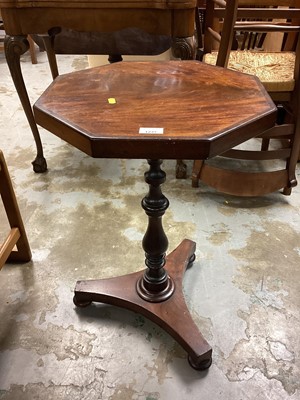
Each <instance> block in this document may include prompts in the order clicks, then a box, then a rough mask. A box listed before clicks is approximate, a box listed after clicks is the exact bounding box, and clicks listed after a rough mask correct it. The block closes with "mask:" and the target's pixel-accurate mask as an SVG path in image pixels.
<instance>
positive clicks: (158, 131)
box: [139, 128, 164, 135]
mask: <svg viewBox="0 0 300 400" xmlns="http://www.w3.org/2000/svg"><path fill="white" fill-rule="evenodd" d="M139 133H148V134H150V135H157V134H159V135H162V134H163V133H164V128H140V130H139Z"/></svg>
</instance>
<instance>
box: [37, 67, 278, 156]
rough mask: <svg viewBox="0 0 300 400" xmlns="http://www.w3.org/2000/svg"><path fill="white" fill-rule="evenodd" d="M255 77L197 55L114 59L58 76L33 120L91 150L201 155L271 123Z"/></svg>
mask: <svg viewBox="0 0 300 400" xmlns="http://www.w3.org/2000/svg"><path fill="white" fill-rule="evenodd" d="M275 111H276V108H275V106H274V103H273V102H272V101H271V99H270V97H269V95H268V94H267V93H266V91H265V89H264V88H263V87H262V85H261V84H260V82H259V81H258V79H257V78H255V77H253V76H250V75H245V74H241V73H237V72H234V71H230V70H224V69H222V68H219V67H214V66H210V65H207V64H204V63H201V62H199V61H171V62H168V61H167V62H135V63H132V62H127V63H125V62H122V63H116V64H113V65H108V66H104V67H96V68H91V69H87V70H84V71H79V72H75V73H71V74H66V75H63V76H60V77H58V78H57V79H56V80H55V81H54V82H53V83H52V84H51V85H50V87H49V88H48V89H47V90H46V92H45V93H44V94H43V95H42V96H41V97H40V99H39V100H38V101H37V102H36V104H35V105H34V113H35V119H36V121H37V123H38V124H39V125H42V126H43V127H44V128H46V129H48V130H49V131H51V132H53V133H54V134H56V135H58V136H59V137H61V138H62V139H64V140H66V141H67V142H69V143H71V144H72V145H74V146H75V147H77V148H79V149H80V150H82V151H84V152H85V153H87V154H89V155H90V156H92V157H108V158H109V157H111V158H114V157H116V158H163V159H178V158H185V159H205V158H209V157H212V156H215V155H218V154H221V153H222V152H224V151H226V150H228V149H230V148H232V147H233V146H235V145H238V144H240V143H242V142H244V141H246V140H248V139H249V138H252V137H255V136H256V135H257V134H259V133H260V132H261V131H262V130H265V129H268V128H269V127H271V126H272V125H273V124H274V121H275Z"/></svg>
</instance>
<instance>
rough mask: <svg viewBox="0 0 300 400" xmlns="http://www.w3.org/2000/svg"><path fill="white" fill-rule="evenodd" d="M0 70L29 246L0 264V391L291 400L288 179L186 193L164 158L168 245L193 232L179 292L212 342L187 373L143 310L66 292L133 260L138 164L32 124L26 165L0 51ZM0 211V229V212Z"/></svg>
mask: <svg viewBox="0 0 300 400" xmlns="http://www.w3.org/2000/svg"><path fill="white" fill-rule="evenodd" d="M59 66H60V71H61V72H62V73H63V72H68V71H72V70H74V69H80V68H85V67H87V59H86V57H78V56H75V57H71V56H60V57H59ZM22 67H23V70H24V77H25V81H26V83H27V86H28V90H29V93H30V97H31V99H32V101H34V100H36V99H37V97H38V96H39V94H40V93H41V92H42V91H43V90H44V89H45V88H46V86H47V85H48V84H49V83H50V81H51V77H50V72H49V68H48V64H47V61H46V56H45V54H38V64H37V65H32V64H31V62H30V59H29V56H27V55H25V56H24V57H23V58H22ZM0 77H1V78H0V115H1V117H0V135H1V136H0V137H1V142H0V143H1V145H0V148H1V149H2V150H3V152H4V154H5V157H6V160H7V164H8V168H9V170H10V174H11V177H12V180H13V184H14V187H15V191H16V195H17V198H18V202H19V205H20V209H21V213H22V216H23V219H24V223H25V226H26V230H27V234H28V238H29V241H30V245H31V249H32V253H33V258H32V261H31V262H29V263H27V264H25V265H22V264H21V265H12V264H6V265H5V266H4V268H3V269H2V270H1V272H0V275H1V276H0V301H1V307H0V313H1V316H0V321H1V323H0V399H1V400H18V399H22V400H33V399H47V400H48V399H56V400H60V399H72V400H75V399H76V400H77V399H89V400H94V399H99V400H100V399H109V400H119V399H120V400H127V399H134V400H136V399H144V400H158V399H160V400H162V399H163V400H165V399H166V400H167V399H172V400H184V399H197V400H198V399H206V400H207V399H209V400H227V399H231V400H246V399H251V400H252V399H255V400H266V399H270V400H285V399H290V400H296V399H298V400H299V399H300V361H299V356H300V354H299V352H300V339H299V332H300V316H299V306H300V296H299V280H300V279H299V278H300V269H299V266H300V240H299V239H300V195H299V194H300V186H298V187H296V188H295V189H294V190H293V193H292V195H291V196H289V197H285V196H283V195H282V194H281V193H274V194H271V195H268V196H264V197H261V198H250V199H242V198H236V197H231V196H226V195H222V194H219V193H216V192H214V191H213V190H212V189H209V188H208V187H206V186H204V185H201V186H200V187H199V188H198V189H194V188H192V187H191V181H190V179H187V180H176V179H175V176H174V171H175V162H174V161H167V162H165V163H164V170H165V171H166V172H167V182H166V184H165V185H164V193H165V195H166V196H167V197H168V198H169V200H170V207H169V209H168V210H167V212H166V215H165V217H164V227H165V230H166V232H167V235H168V237H169V242H170V243H169V249H170V250H171V249H173V248H174V247H175V246H176V245H177V244H179V243H180V241H181V240H182V239H183V238H190V239H192V240H195V241H196V242H197V251H196V256H197V258H196V261H195V263H194V265H193V267H192V268H191V269H189V270H188V271H187V273H186V275H185V278H184V293H185V296H186V301H187V304H188V306H189V309H190V312H191V314H192V316H193V318H194V320H195V322H196V324H197V325H198V326H199V328H200V329H201V331H202V333H203V334H204V336H205V337H206V338H207V340H208V341H209V342H210V344H211V345H212V347H213V364H212V366H211V368H210V369H209V371H206V372H198V371H195V370H193V369H191V368H190V366H189V364H188V363H187V360H186V353H185V351H183V350H182V348H181V347H180V346H179V345H178V344H177V343H175V342H174V340H173V339H172V338H171V337H170V336H168V335H167V334H166V333H164V332H163V331H162V330H161V329H160V328H158V327H157V326H156V325H155V324H153V323H151V322H149V321H148V320H147V319H145V318H144V317H142V316H140V315H138V314H135V313H132V312H129V311H124V310H121V309H118V308H115V307H111V306H107V305H101V304H93V305H91V306H90V307H88V308H85V309H76V307H75V306H74V305H73V302H72V298H73V289H74V285H75V282H76V281H77V280H78V279H90V278H98V277H99V278H100V277H111V276H116V275H121V274H125V273H127V272H134V271H138V270H140V269H142V268H143V265H144V256H143V250H142V248H141V238H142V237H143V234H144V230H145V227H146V223H147V220H146V216H145V215H144V212H143V210H142V209H141V207H140V201H141V199H142V197H143V196H144V195H145V194H146V192H147V187H146V185H145V183H144V181H143V173H144V171H145V170H146V169H147V164H146V162H144V161H141V160H140V161H136V160H127V161H125V160H97V159H91V158H89V157H88V156H86V155H85V154H82V153H81V152H79V151H78V150H76V149H74V148H72V147H71V146H70V145H68V144H66V143H64V142H62V141H61V140H60V139H58V138H56V137H55V136H53V135H52V134H50V133H49V132H46V131H45V130H43V129H41V130H40V132H41V136H42V140H43V143H44V149H45V155H46V158H47V161H48V167H49V171H48V172H47V173H45V174H35V173H34V172H33V171H32V168H31V161H32V160H33V158H34V156H35V152H34V142H33V138H32V135H31V131H30V129H29V126H28V123H27V121H26V119H25V116H24V113H23V110H22V108H21V105H20V102H19V99H18V97H17V95H16V92H15V89H14V86H13V84H12V81H11V78H10V75H9V72H8V69H7V66H6V62H5V59H4V55H3V54H2V53H0ZM188 168H189V172H190V170H191V162H188ZM298 178H299V171H298ZM0 221H1V235H3V236H4V234H5V233H6V232H5V230H6V228H7V223H6V221H5V216H4V213H3V211H2V210H1V213H0Z"/></svg>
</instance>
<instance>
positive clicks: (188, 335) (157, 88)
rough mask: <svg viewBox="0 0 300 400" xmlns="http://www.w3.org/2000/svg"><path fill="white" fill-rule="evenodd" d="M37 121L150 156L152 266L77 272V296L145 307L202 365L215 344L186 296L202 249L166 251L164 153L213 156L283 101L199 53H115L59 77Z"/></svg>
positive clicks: (113, 150) (105, 152)
mask: <svg viewBox="0 0 300 400" xmlns="http://www.w3.org/2000/svg"><path fill="white" fill-rule="evenodd" d="M34 113H35V118H36V121H37V123H38V124H40V125H41V126H43V127H44V128H46V129H48V130H49V131H51V132H53V133H54V134H55V135H57V136H59V137H60V138H62V139H64V140H65V141H67V142H68V143H70V144H72V145H73V146H75V147H77V148H78V149H80V150H82V151H83V152H85V153H86V154H88V155H90V156H92V157H108V158H137V159H141V158H146V159H148V163H149V166H150V168H149V170H148V171H147V172H146V173H145V181H146V182H147V184H148V185H149V192H148V194H147V195H146V196H145V197H144V199H143V201H142V207H143V209H144V210H145V212H146V214H147V215H148V218H149V222H148V227H147V230H146V233H145V236H144V238H143V242H142V245H143V249H144V251H145V264H146V270H145V271H144V270H143V271H140V272H136V273H133V274H129V275H125V276H121V277H116V278H109V279H103V280H92V281H78V282H77V284H76V287H75V296H74V303H75V304H76V305H77V306H87V305H89V304H90V303H91V302H92V301H96V302H102V303H109V304H113V305H116V306H120V307H125V308H127V309H130V310H133V311H136V312H139V313H141V314H143V315H144V316H146V317H147V318H149V319H150V320H152V321H154V322H155V323H157V324H158V325H160V326H161V327H162V328H163V329H165V330H166V331H167V332H168V333H169V334H170V335H172V336H173V338H174V339H175V340H177V341H178V342H179V343H180V344H181V345H182V346H183V348H184V349H185V350H186V351H187V353H188V355H189V361H190V364H191V365H192V366H193V367H194V368H196V369H206V368H208V367H209V366H210V364H211V353H212V349H211V347H210V345H209V344H208V343H207V341H206V340H205V339H204V337H203V336H202V334H201V332H200V331H199V330H198V328H197V326H196V325H195V323H194V322H193V319H192V317H191V315H190V313H189V311H188V308H187V306H186V303H185V300H184V296H183V292H182V278H183V275H184V272H185V270H186V268H187V267H188V266H189V265H191V264H192V262H193V261H194V258H195V255H194V254H195V243H194V242H193V241H191V240H187V239H185V240H183V242H182V243H181V244H180V245H179V246H178V247H177V248H176V249H175V250H174V251H173V252H172V253H171V254H169V255H168V256H167V257H166V251H167V248H168V239H167V237H166V234H165V232H164V229H163V226H162V216H163V215H164V213H165V211H166V209H167V208H168V205H169V202H168V200H167V198H166V197H165V196H164V195H163V194H162V191H161V185H162V183H163V182H164V181H165V178H166V176H165V173H164V172H163V171H162V170H161V168H160V167H161V163H162V161H161V159H176V158H185V159H199V158H200V159H206V158H208V157H212V156H215V155H218V154H221V153H222V152H224V151H226V150H228V149H229V148H231V147H233V146H235V145H238V144H239V143H241V142H243V141H245V140H248V139H250V138H251V137H254V136H256V135H257V134H259V133H260V132H261V131H262V130H266V129H268V128H270V127H271V126H272V125H273V124H274V122H275V113H276V108H275V106H274V104H273V102H272V101H271V99H270V97H269V96H268V94H267V93H266V91H265V89H264V88H263V87H262V85H261V84H260V82H259V81H258V80H257V78H255V77H253V76H250V75H244V74H241V73H237V72H233V71H230V70H223V69H222V68H219V67H213V66H209V65H206V64H203V63H200V62H197V61H168V62H152V63H147V62H133V63H125V62H122V63H117V64H112V65H108V66H104V67H98V68H92V69H87V70H84V71H80V72H74V73H71V74H67V75H63V76H60V77H58V78H57V79H56V80H55V81H54V82H53V83H52V84H51V85H50V87H49V88H48V89H47V90H46V91H45V93H44V94H43V95H42V96H41V97H40V99H39V100H38V101H37V102H36V104H35V105H34Z"/></svg>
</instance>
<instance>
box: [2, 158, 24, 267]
mask: <svg viewBox="0 0 300 400" xmlns="http://www.w3.org/2000/svg"><path fill="white" fill-rule="evenodd" d="M0 193H1V198H2V202H3V205H4V209H5V212H6V215H7V218H8V222H9V224H10V227H11V229H10V232H9V234H8V236H7V238H6V239H5V240H4V242H3V244H2V245H0V269H1V268H2V267H3V265H4V264H5V262H6V261H7V260H8V261H13V262H27V261H30V260H31V251H30V247H29V243H28V240H27V235H26V231H25V228H24V225H23V221H22V217H21V214H20V210H19V207H18V203H17V200H16V196H15V193H14V189H13V186H12V183H11V179H10V176H9V173H8V170H7V165H6V163H5V159H4V156H3V153H2V151H1V150H0ZM15 246H16V247H17V250H14V247H15Z"/></svg>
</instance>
